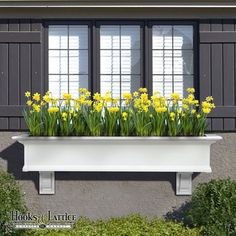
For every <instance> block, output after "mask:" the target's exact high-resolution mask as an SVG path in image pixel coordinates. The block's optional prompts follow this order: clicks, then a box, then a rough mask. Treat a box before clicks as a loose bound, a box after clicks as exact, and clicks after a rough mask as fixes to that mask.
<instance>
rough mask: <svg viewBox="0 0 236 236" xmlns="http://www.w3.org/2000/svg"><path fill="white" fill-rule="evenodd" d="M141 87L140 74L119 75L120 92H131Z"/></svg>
mask: <svg viewBox="0 0 236 236" xmlns="http://www.w3.org/2000/svg"><path fill="white" fill-rule="evenodd" d="M140 87H141V84H140V76H136V75H123V76H122V77H121V94H124V93H132V92H134V91H137V90H138V89H139V88H140Z"/></svg>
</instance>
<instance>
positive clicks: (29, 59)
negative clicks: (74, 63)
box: [0, 20, 43, 130]
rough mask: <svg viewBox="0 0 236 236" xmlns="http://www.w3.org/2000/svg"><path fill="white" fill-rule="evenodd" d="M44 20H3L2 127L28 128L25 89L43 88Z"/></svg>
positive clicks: (0, 66) (0, 39) (0, 25)
mask: <svg viewBox="0 0 236 236" xmlns="http://www.w3.org/2000/svg"><path fill="white" fill-rule="evenodd" d="M41 37H42V23H41V22H40V21H30V20H1V21H0V129H1V130H21V129H25V128H26V126H25V123H24V120H23V118H22V105H24V104H25V97H24V92H25V91H26V90H29V91H31V92H35V91H39V92H41V91H42V88H43V76H42V71H43V67H42V66H43V65H42V43H41Z"/></svg>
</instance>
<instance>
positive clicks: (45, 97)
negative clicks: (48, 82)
mask: <svg viewBox="0 0 236 236" xmlns="http://www.w3.org/2000/svg"><path fill="white" fill-rule="evenodd" d="M43 100H44V101H45V102H46V103H50V102H51V98H50V96H49V95H48V94H46V95H44V96H43Z"/></svg>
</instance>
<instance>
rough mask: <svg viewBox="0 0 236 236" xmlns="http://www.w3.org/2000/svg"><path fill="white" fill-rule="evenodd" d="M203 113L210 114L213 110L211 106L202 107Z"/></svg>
mask: <svg viewBox="0 0 236 236" xmlns="http://www.w3.org/2000/svg"><path fill="white" fill-rule="evenodd" d="M202 111H203V113H205V114H209V113H210V112H211V108H202Z"/></svg>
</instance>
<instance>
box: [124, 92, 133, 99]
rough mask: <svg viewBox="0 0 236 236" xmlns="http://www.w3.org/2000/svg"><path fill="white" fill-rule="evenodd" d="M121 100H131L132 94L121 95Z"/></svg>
mask: <svg viewBox="0 0 236 236" xmlns="http://www.w3.org/2000/svg"><path fill="white" fill-rule="evenodd" d="M123 98H124V99H125V100H132V98H133V97H132V94H131V93H124V94H123Z"/></svg>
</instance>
